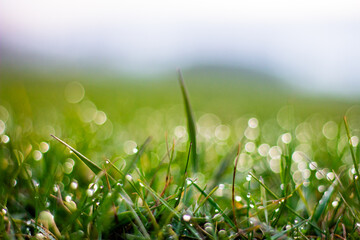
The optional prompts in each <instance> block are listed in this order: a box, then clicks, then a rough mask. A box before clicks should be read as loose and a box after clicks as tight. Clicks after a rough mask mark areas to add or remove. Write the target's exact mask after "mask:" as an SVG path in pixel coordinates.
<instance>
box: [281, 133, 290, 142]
mask: <svg viewBox="0 0 360 240" xmlns="http://www.w3.org/2000/svg"><path fill="white" fill-rule="evenodd" d="M281 141H282V142H283V143H285V144H289V143H290V142H291V134H290V133H284V134H283V135H281Z"/></svg>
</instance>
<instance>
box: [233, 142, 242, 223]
mask: <svg viewBox="0 0 360 240" xmlns="http://www.w3.org/2000/svg"><path fill="white" fill-rule="evenodd" d="M240 147H241V145H240V143H239V147H238V151H237V155H236V159H235V165H234V171H233V182H232V189H231V205H232V210H233V215H234V224H235V226H236V228H237V226H238V225H237V221H236V212H235V178H236V167H237V164H238V161H239V156H240Z"/></svg>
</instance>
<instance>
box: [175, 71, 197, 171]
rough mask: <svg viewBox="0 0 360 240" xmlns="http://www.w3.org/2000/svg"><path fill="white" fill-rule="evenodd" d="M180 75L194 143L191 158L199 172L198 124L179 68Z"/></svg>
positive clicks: (191, 139) (190, 132) (191, 138)
mask: <svg viewBox="0 0 360 240" xmlns="http://www.w3.org/2000/svg"><path fill="white" fill-rule="evenodd" d="M178 75H179V83H180V87H181V92H182V95H183V98H184V104H185V112H186V117H187V123H188V131H189V136H190V138H189V142H191V143H192V145H193V151H192V154H191V159H192V162H193V170H194V171H195V172H197V170H198V168H199V163H198V157H197V153H196V125H195V118H194V114H193V111H192V108H191V104H190V99H189V94H188V92H187V89H186V86H185V82H184V79H183V76H182V73H181V71H180V69H178Z"/></svg>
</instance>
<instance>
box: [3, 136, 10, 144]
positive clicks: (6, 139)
mask: <svg viewBox="0 0 360 240" xmlns="http://www.w3.org/2000/svg"><path fill="white" fill-rule="evenodd" d="M1 141H2V142H3V143H8V142H10V138H9V136H8V135H2V136H1Z"/></svg>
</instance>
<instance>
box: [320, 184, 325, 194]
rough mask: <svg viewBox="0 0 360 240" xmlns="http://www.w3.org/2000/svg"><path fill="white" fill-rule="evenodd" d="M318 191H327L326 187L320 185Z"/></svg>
mask: <svg viewBox="0 0 360 240" xmlns="http://www.w3.org/2000/svg"><path fill="white" fill-rule="evenodd" d="M318 191H319V192H321V193H322V192H324V191H325V186H324V185H320V186H318Z"/></svg>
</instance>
